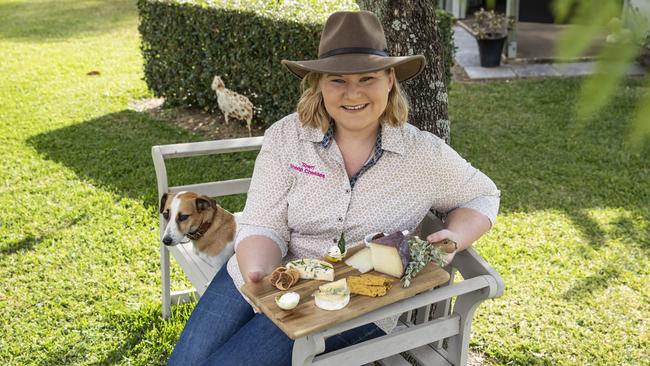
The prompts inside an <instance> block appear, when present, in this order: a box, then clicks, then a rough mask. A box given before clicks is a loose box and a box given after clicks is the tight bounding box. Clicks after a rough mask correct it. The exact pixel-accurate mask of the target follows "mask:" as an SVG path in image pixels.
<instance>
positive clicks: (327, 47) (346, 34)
mask: <svg viewBox="0 0 650 366" xmlns="http://www.w3.org/2000/svg"><path fill="white" fill-rule="evenodd" d="M341 48H370V49H375V50H379V51H385V50H386V49H387V44H386V36H385V35H384V28H383V27H382V26H381V23H380V22H379V19H377V17H376V16H375V14H373V13H371V12H369V11H363V10H362V11H358V12H351V11H341V12H336V13H333V14H332V15H330V17H329V18H327V22H325V26H324V27H323V33H322V34H321V38H320V44H319V46H318V55H319V56H322V55H324V54H326V53H328V52H331V51H333V50H336V49H341Z"/></svg>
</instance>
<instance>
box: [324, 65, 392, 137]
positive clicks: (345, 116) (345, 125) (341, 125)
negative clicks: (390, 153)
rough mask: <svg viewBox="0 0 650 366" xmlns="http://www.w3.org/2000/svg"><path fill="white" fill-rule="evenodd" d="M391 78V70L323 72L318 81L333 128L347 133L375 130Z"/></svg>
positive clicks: (385, 103) (384, 105) (385, 102)
mask: <svg viewBox="0 0 650 366" xmlns="http://www.w3.org/2000/svg"><path fill="white" fill-rule="evenodd" d="M394 80H395V76H394V73H393V72H392V70H381V71H377V72H369V73H363V74H350V75H332V74H324V75H323V76H322V77H321V79H320V80H319V87H320V90H321V92H322V94H323V101H324V104H325V109H326V110H327V113H328V114H329V115H330V117H332V118H333V119H334V121H336V127H337V129H339V130H341V131H349V132H362V131H367V130H373V131H374V130H376V129H377V127H378V126H379V117H380V116H381V115H382V113H384V111H385V110H386V105H387V103H388V93H389V92H390V90H391V88H392V87H393V83H394Z"/></svg>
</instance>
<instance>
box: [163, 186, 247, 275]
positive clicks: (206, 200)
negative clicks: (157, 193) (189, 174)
mask: <svg viewBox="0 0 650 366" xmlns="http://www.w3.org/2000/svg"><path fill="white" fill-rule="evenodd" d="M160 213H161V214H162V215H163V217H164V218H165V221H167V225H166V226H165V231H164V234H163V238H162V242H163V244H165V245H167V246H174V245H178V244H181V243H183V242H184V240H183V239H184V238H186V237H187V238H188V239H190V240H191V241H192V244H193V246H194V251H195V253H196V254H198V255H199V257H201V258H202V259H204V260H205V261H207V262H208V263H209V264H210V265H212V266H216V267H221V266H222V265H223V264H224V263H226V262H227V261H228V258H230V257H231V256H232V255H233V253H234V252H235V250H234V238H235V232H236V230H237V224H236V222H235V218H234V216H233V215H232V214H231V213H230V212H228V211H226V210H225V209H224V208H222V207H221V206H219V205H218V204H217V202H216V201H215V200H214V199H213V198H211V197H208V196H203V195H199V194H196V193H194V192H178V193H165V194H163V196H162V197H161V199H160Z"/></svg>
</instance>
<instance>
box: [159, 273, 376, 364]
mask: <svg viewBox="0 0 650 366" xmlns="http://www.w3.org/2000/svg"><path fill="white" fill-rule="evenodd" d="M384 334H385V333H384V332H383V331H382V330H381V329H379V328H378V327H377V326H376V325H374V324H372V323H371V324H366V325H364V326H361V327H358V328H354V329H350V330H348V331H346V332H343V333H341V334H338V335H335V336H332V337H329V338H327V339H326V340H325V352H330V351H334V350H337V349H340V348H344V347H347V346H349V345H352V344H355V343H359V342H363V341H365V340H368V339H372V338H375V337H379V336H382V335H384ZM292 350H293V341H292V340H291V339H290V338H289V337H287V336H286V335H285V334H284V333H283V332H282V331H281V330H280V328H278V327H277V326H276V325H275V324H273V322H272V321H271V320H270V319H269V318H267V317H266V315H264V314H261V313H260V314H255V312H253V309H252V308H251V306H250V305H249V304H248V303H247V302H246V301H245V300H244V298H243V297H242V295H241V294H240V293H239V291H237V288H235V285H234V284H233V282H232V279H231V278H230V275H228V272H227V271H226V266H225V265H224V266H223V267H222V268H221V270H220V271H219V272H218V273H217V275H216V276H215V277H214V279H213V280H212V283H210V286H209V287H208V289H207V290H206V291H205V293H204V294H203V296H201V299H200V300H199V302H198V304H197V305H196V307H195V308H194V311H193V312H192V315H191V316H190V319H189V320H188V321H187V324H186V325H185V329H183V333H182V334H181V337H180V339H179V340H178V342H177V343H176V347H175V348H174V351H173V352H172V355H171V357H170V358H169V361H168V362H167V365H168V366H176V365H183V366H189V365H219V366H229V365H233V366H245V365H255V366H264V365H269V366H282V365H287V366H289V365H291V352H292Z"/></svg>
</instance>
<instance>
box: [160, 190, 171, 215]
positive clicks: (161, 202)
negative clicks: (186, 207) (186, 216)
mask: <svg viewBox="0 0 650 366" xmlns="http://www.w3.org/2000/svg"><path fill="white" fill-rule="evenodd" d="M167 196H169V193H167V192H165V193H163V195H162V197H160V209H159V210H158V212H160V213H163V211H164V210H165V203H166V202H167Z"/></svg>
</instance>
